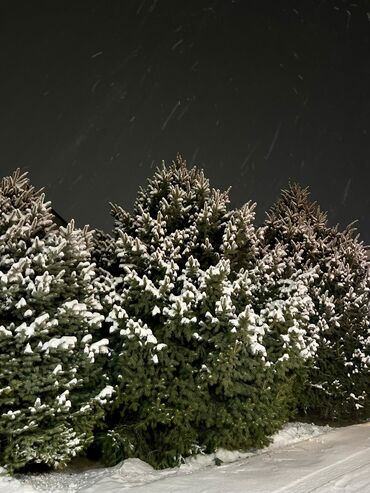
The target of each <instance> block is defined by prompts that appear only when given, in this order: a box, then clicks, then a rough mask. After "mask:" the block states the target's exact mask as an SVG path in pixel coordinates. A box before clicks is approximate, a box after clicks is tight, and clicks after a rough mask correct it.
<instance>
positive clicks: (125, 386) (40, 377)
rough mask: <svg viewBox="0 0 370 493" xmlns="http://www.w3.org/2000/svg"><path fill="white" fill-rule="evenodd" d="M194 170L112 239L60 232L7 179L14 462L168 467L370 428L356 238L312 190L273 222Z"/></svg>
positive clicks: (4, 462) (294, 195)
mask: <svg viewBox="0 0 370 493" xmlns="http://www.w3.org/2000/svg"><path fill="white" fill-rule="evenodd" d="M229 202H230V201H229V191H220V190H216V189H214V188H212V187H211V186H210V183H209V180H208V179H207V178H206V177H205V176H204V173H203V171H202V170H200V169H198V168H196V167H194V168H188V166H187V164H186V162H185V161H184V160H183V159H182V158H181V157H179V156H178V157H177V159H176V160H175V161H174V162H173V163H172V164H171V165H170V166H165V165H163V166H162V167H161V168H158V169H157V171H156V172H155V175H154V176H153V177H152V178H151V179H150V180H149V181H148V183H147V186H146V187H145V188H142V189H140V190H139V193H138V196H137V199H136V201H135V203H134V207H133V211H132V213H128V212H126V211H124V210H123V209H122V208H121V207H120V206H118V205H112V215H113V218H114V228H113V231H112V232H111V233H110V234H107V233H103V232H101V231H95V232H94V231H89V230H88V228H84V229H83V230H81V229H79V228H76V227H75V226H74V223H73V221H72V222H71V223H70V224H68V226H67V227H57V226H56V225H55V223H54V222H53V216H52V211H51V206H50V203H48V202H45V199H44V194H43V193H42V191H36V190H35V189H34V188H33V187H32V186H31V185H30V183H29V180H28V178H27V176H26V175H25V174H21V173H20V172H19V171H16V172H15V173H14V174H13V176H11V177H6V178H4V179H3V180H2V181H1V183H0V206H1V218H0V298H1V299H0V351H1V352H0V362H1V365H0V465H1V466H3V467H5V468H6V469H7V470H8V471H9V472H13V471H17V470H21V469H24V468H30V467H33V466H34V465H38V464H41V465H45V466H48V467H53V468H56V467H60V466H63V465H65V464H66V463H67V462H68V461H69V460H70V459H71V458H72V457H73V456H76V455H80V454H82V453H88V454H90V455H94V456H95V457H98V458H99V459H101V460H103V461H104V462H105V463H106V464H111V465H113V464H115V463H117V462H119V461H120V460H123V459H125V458H127V457H139V458H141V459H142V460H145V461H147V462H149V463H151V464H152V465H154V466H156V467H166V466H173V465H176V464H178V463H179V462H181V460H182V459H183V458H184V457H186V456H188V455H191V454H196V453H201V452H212V451H214V450H215V449H217V448H219V447H223V448H228V449H244V450H245V449H247V448H250V447H260V446H263V445H265V444H267V443H268V441H269V438H270V436H271V435H272V434H273V433H274V432H275V431H277V430H278V429H279V428H280V427H281V426H282V424H283V423H285V422H287V421H288V420H289V419H292V418H293V417H294V416H297V415H298V416H299V415H306V416H308V417H309V418H310V419H316V420H318V421H320V420H326V421H328V420H329V421H333V420H337V421H338V422H343V421H346V420H347V421H358V420H361V419H363V418H364V417H366V416H368V414H369V383H370V382H369V367H370V336H369V330H370V325H369V320H370V316H369V307H370V294H369V292H370V289H369V288H370V276H369V264H368V261H367V258H366V250H365V247H364V245H363V244H362V242H360V240H359V238H358V237H356V236H355V235H354V229H353V228H352V227H351V226H349V227H348V228H347V229H345V230H344V231H339V229H338V228H332V227H331V226H330V225H329V224H328V221H327V217H326V215H325V214H324V213H322V212H321V211H320V208H319V207H318V205H317V204H315V203H312V202H311V201H310V198H309V192H308V190H307V189H302V188H301V187H300V186H298V185H296V184H291V185H290V186H289V188H288V189H287V190H285V191H283V192H282V195H281V197H280V198H279V199H278V201H277V202H276V204H275V205H274V206H273V207H272V209H271V210H270V211H269V213H268V214H267V217H266V221H265V223H264V224H263V225H262V226H261V227H259V228H257V227H256V226H255V224H254V209H255V204H252V203H250V202H248V203H246V204H245V205H244V206H243V207H241V208H237V209H231V208H230V206H229Z"/></svg>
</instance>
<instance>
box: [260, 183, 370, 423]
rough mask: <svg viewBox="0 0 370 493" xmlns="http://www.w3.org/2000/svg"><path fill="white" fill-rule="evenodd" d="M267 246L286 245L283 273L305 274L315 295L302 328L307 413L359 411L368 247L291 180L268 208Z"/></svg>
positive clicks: (332, 415)
mask: <svg viewBox="0 0 370 493" xmlns="http://www.w3.org/2000/svg"><path fill="white" fill-rule="evenodd" d="M263 236H264V241H265V245H266V246H267V247H268V248H269V249H270V250H273V249H275V248H277V247H279V246H280V245H281V244H282V245H284V247H285V248H286V249H287V252H288V255H289V257H288V259H287V262H286V264H285V271H286V272H287V274H283V275H284V276H285V277H287V275H289V276H291V275H294V273H297V272H303V273H305V272H306V273H307V272H312V273H313V275H311V276H309V278H306V280H307V283H306V285H307V287H308V290H309V293H310V295H311V298H312V300H313V301H314V310H313V311H312V313H311V314H310V319H309V321H308V325H307V334H308V335H309V336H310V337H311V339H312V340H316V343H317V352H316V356H315V358H314V361H313V364H312V365H311V366H310V370H309V374H308V377H307V379H306V384H305V386H304V388H303V392H302V394H301V408H302V410H303V411H304V412H306V413H309V414H311V415H313V416H316V417H319V418H324V419H333V420H334V419H337V420H351V419H359V418H360V417H361V416H363V415H364V413H365V410H366V407H367V406H368V392H369V390H368V389H369V384H370V379H369V363H370V359H369V356H370V351H369V345H370V340H369V306H370V305H369V302H370V298H369V292H370V291H369V288H370V281H369V270H368V264H367V261H366V251H365V249H364V246H363V244H362V243H361V242H360V241H359V238H358V237H356V236H355V235H354V229H353V227H352V226H349V227H348V228H346V229H345V230H344V231H343V232H341V231H339V230H338V227H335V228H333V227H330V226H329V224H328V221H327V216H326V214H324V213H323V212H322V211H321V210H320V207H319V206H318V205H317V204H316V203H313V202H311V201H310V198H309V192H308V189H303V188H301V187H300V186H299V185H297V184H292V185H290V186H289V188H288V189H287V190H285V191H283V192H282V195H281V197H280V198H279V200H278V201H277V203H276V204H275V205H274V206H273V207H272V209H271V210H270V212H269V214H268V216H267V219H266V223H265V226H264V228H263Z"/></svg>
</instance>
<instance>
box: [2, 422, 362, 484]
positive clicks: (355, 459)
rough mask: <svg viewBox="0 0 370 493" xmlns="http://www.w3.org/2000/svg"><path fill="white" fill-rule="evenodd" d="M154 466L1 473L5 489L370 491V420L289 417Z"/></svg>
mask: <svg viewBox="0 0 370 493" xmlns="http://www.w3.org/2000/svg"><path fill="white" fill-rule="evenodd" d="M216 456H217V458H218V459H220V460H221V461H222V463H221V465H219V466H217V465H215V455H205V456H198V457H196V458H191V459H188V460H187V461H186V462H185V464H183V465H182V466H181V467H179V468H175V469H165V470H162V471H155V470H154V469H153V468H152V467H151V466H149V465H148V464H146V463H144V462H142V461H140V460H139V459H129V460H126V461H124V462H123V463H121V464H119V465H117V466H115V467H112V468H100V469H90V470H85V471H80V472H76V471H73V470H71V469H70V470H65V471H63V472H58V473H56V472H54V473H49V474H39V475H28V476H19V477H18V478H17V479H14V478H13V479H9V478H7V477H4V476H3V477H0V492H1V493H35V492H50V493H51V492H52V493H75V492H79V493H80V492H85V493H101V492H104V493H116V492H117V493H118V492H122V491H129V493H139V492H140V493H181V492H187V493H244V492H245V493H309V492H310V493H311V492H312V493H313V492H315V493H332V492H333V493H360V492H361V493H368V492H370V423H365V424H360V425H356V426H348V427H346V428H337V429H332V428H328V427H319V426H315V425H310V424H303V423H291V424H289V425H287V426H286V427H285V428H284V429H283V430H282V431H281V432H280V433H278V434H277V435H276V436H275V437H274V442H273V443H272V445H271V446H270V447H268V448H266V449H263V450H260V451H250V452H248V453H238V452H227V451H223V450H220V451H218V453H217V454H216Z"/></svg>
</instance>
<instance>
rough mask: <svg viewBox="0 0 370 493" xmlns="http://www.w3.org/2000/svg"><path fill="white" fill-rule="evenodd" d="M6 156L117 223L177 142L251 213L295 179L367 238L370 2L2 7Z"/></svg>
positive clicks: (123, 0)
mask: <svg viewBox="0 0 370 493" xmlns="http://www.w3.org/2000/svg"><path fill="white" fill-rule="evenodd" d="M0 38H1V39H0V50H1V69H2V72H1V78H0V98H1V105H0V109H1V111H0V166H1V175H6V174H8V173H9V172H11V171H12V170H13V169H14V168H16V167H17V166H21V167H22V168H24V169H27V170H29V171H30V173H31V179H32V181H33V183H34V184H35V185H37V186H46V188H47V192H48V198H49V199H51V200H52V201H53V205H54V207H55V209H56V210H57V211H58V212H59V213H60V214H61V215H63V216H64V217H65V218H67V219H69V218H71V217H75V218H77V220H78V222H79V223H80V224H81V225H82V224H84V223H89V224H90V225H91V226H93V227H100V228H105V229H110V227H111V219H110V215H109V207H108V201H114V202H117V203H119V204H121V205H122V206H123V207H125V208H127V209H130V208H131V206H132V203H133V200H134V198H135V195H136V192H137V188H138V186H139V185H143V184H144V183H145V180H146V178H147V177H148V176H150V175H151V174H152V172H153V168H154V167H155V166H156V165H157V164H159V163H160V162H161V160H162V159H164V160H166V161H170V160H172V159H173V158H174V157H175V155H176V153H177V152H178V151H180V152H181V153H182V154H183V156H184V157H185V158H186V159H187V160H188V162H189V163H191V164H198V165H200V166H202V167H204V168H205V170H206V173H207V175H208V176H209V177H210V178H211V181H212V184H213V185H214V186H216V187H221V188H225V187H227V186H229V185H232V192H231V196H232V199H233V205H241V204H242V203H244V202H246V201H247V200H249V199H253V200H256V201H257V202H258V221H261V220H262V219H263V216H264V211H265V210H266V209H267V208H268V207H269V206H270V205H271V204H272V202H273V201H274V200H275V198H276V197H277V195H278V193H279V190H280V189H281V187H283V186H285V185H286V184H287V182H288V180H289V178H291V179H294V180H298V181H299V182H301V183H302V184H303V185H310V187H311V191H312V196H313V197H314V198H315V199H316V200H318V201H319V203H320V204H321V205H322V208H323V209H324V210H328V211H329V219H330V221H331V223H333V224H335V223H337V222H340V224H341V225H345V224H346V223H348V222H350V221H352V220H354V219H359V225H358V227H359V231H360V233H361V236H362V238H363V239H364V240H365V242H367V243H370V215H369V209H370V207H369V205H370V194H369V191H368V189H369V178H370V177H369V175H370V138H369V137H370V0H367V1H357V2H356V1H353V2H347V1H345V0H332V1H329V0H326V1H325V0H321V1H320V0H306V1H302V0H295V1H284V0H281V1H280V0H274V1H264V0H255V1H250V0H235V1H232V0H224V1H219V0H213V1H211V0H139V1H135V0H116V1H107V0H105V1H104V0H90V1H87V0H85V1H79V0H75V1H64V2H63V1H48V2H38V1H27V2H26V1H24V2H19V1H16V0H11V1H7V0H3V1H2V2H1V3H0Z"/></svg>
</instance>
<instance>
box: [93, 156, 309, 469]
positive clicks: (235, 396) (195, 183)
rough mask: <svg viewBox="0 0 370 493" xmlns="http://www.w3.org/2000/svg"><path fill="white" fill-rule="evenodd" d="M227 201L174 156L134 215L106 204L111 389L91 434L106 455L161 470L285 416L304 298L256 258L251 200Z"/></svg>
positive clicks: (254, 440) (258, 440) (233, 443)
mask: <svg viewBox="0 0 370 493" xmlns="http://www.w3.org/2000/svg"><path fill="white" fill-rule="evenodd" d="M228 203H229V198H228V193H227V192H221V191H219V190H215V189H213V188H211V187H210V185H209V181H208V180H207V179H206V178H205V176H204V173H203V171H201V170H199V169H197V168H192V169H188V167H187V165H186V163H185V162H184V161H183V160H182V159H181V158H180V157H178V158H177V160H176V161H175V162H174V163H173V164H172V165H171V166H169V167H166V166H163V167H162V169H159V170H157V172H156V173H155V175H154V178H153V179H151V180H149V182H148V185H147V187H146V188H145V189H141V190H140V192H139V194H138V198H137V200H136V202H135V205H134V211H133V213H132V214H129V213H127V212H126V211H124V210H122V209H121V208H120V207H119V206H114V207H113V215H114V218H115V229H114V233H113V239H114V246H113V259H112V260H111V261H110V265H115V266H117V265H118V267H119V269H120V272H121V274H120V276H118V278H117V280H116V283H115V286H116V292H115V294H114V296H111V295H109V297H106V298H105V299H106V300H107V299H108V298H109V299H110V300H111V311H110V314H109V317H108V319H107V320H108V322H109V323H110V324H111V329H110V332H111V346H112V349H113V357H112V367H111V373H112V378H113V379H114V380H115V382H116V393H115V401H114V406H113V410H112V413H111V416H110V420H109V421H108V427H109V428H110V429H109V432H108V433H107V434H105V435H103V436H102V440H101V442H102V444H103V445H102V447H103V449H104V450H103V455H104V456H105V459H106V460H108V462H110V463H114V462H117V461H118V460H119V459H122V458H125V457H128V456H139V457H140V458H142V459H144V460H146V461H149V462H150V463H152V464H153V465H156V466H166V465H171V464H174V463H177V462H178V461H179V460H181V457H183V456H185V455H189V454H191V453H195V452H197V451H199V450H203V449H204V450H207V451H211V450H214V449H215V448H216V447H221V446H222V447H228V448H247V447H250V446H256V445H262V444H264V443H266V442H267V441H268V435H269V434H271V433H272V432H274V431H275V430H276V429H277V428H278V427H279V426H280V425H281V424H282V422H283V421H284V420H285V419H287V415H288V414H289V409H288V408H290V400H291V399H292V393H293V390H292V388H289V387H291V384H290V380H289V375H288V373H289V368H290V367H291V365H293V362H294V361H298V360H299V361H301V360H302V359H303V358H305V357H306V356H305V355H304V353H305V351H306V346H305V344H306V339H304V338H302V334H301V330H302V329H301V319H302V318H303V317H304V316H307V315H305V313H306V311H307V306H308V304H309V303H310V298H309V297H307V296H306V292H305V286H304V285H303V286H302V285H301V284H299V282H297V283H295V284H294V283H293V282H292V283H291V284H294V287H293V286H287V285H286V284H284V283H283V282H281V283H280V284H279V282H280V280H279V282H275V279H274V277H273V276H271V275H270V274H271V272H272V270H273V269H274V268H278V266H279V262H280V261H279V260H278V258H277V257H278V256H277V255H275V257H274V261H272V260H271V264H273V265H274V266H273V267H271V265H269V264H268V263H264V260H263V259H262V258H260V247H259V245H258V240H257V237H256V233H255V229H254V225H253V221H254V204H251V203H248V204H246V205H245V206H244V207H242V208H240V209H236V210H234V211H231V210H229V209H228ZM258 283H259V284H262V285H263V286H264V294H263V295H261V294H260V292H259V291H258V290H256V289H255V287H254V285H257V284H258ZM266 283H267V284H269V286H266ZM289 290H291V291H292V292H295V293H296V295H290V294H289ZM302 291H304V293H303V294H302ZM287 293H288V294H287ZM293 298H294V302H292V303H291V301H290V300H291V299H293ZM278 300H280V301H281V303H280V305H279V306H278V303H279V301H278ZM274 302H276V306H274V305H273V303H274ZM275 312H276V313H275ZM273 332H275V333H276V334H277V337H278V338H280V342H278V346H279V347H278V348H276V349H275V350H273V349H272V346H273V345H272V344H270V341H269V338H270V339H274V336H273ZM265 343H266V344H267V346H268V347H266V346H265ZM270 346H271V348H270ZM308 352H309V351H308ZM270 356H271V357H270ZM295 364H297V363H294V365H295Z"/></svg>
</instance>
